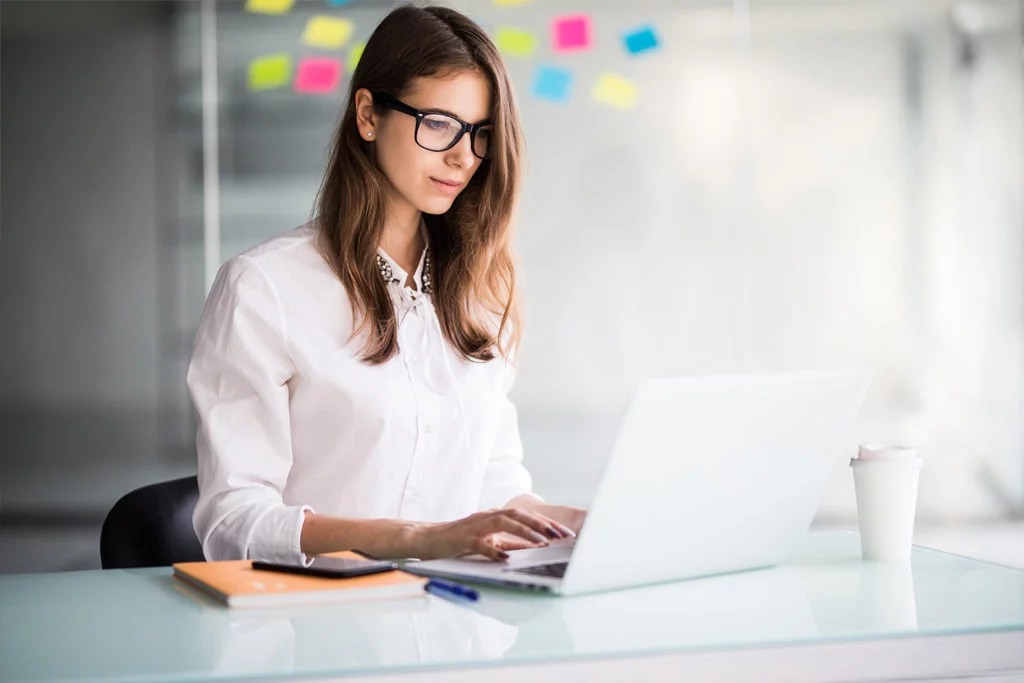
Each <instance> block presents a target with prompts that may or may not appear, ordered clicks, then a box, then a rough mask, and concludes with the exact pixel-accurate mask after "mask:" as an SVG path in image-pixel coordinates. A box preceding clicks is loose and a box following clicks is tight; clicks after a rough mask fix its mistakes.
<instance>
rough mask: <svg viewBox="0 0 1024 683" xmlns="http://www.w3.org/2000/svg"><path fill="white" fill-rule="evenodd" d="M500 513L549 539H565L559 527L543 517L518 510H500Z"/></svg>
mask: <svg viewBox="0 0 1024 683" xmlns="http://www.w3.org/2000/svg"><path fill="white" fill-rule="evenodd" d="M498 512H499V513H505V514H506V515H507V516H508V517H510V518H512V519H514V520H515V521H517V522H519V523H520V524H525V525H526V526H528V527H530V528H531V529H533V530H534V531H536V532H537V533H539V534H542V535H543V536H545V537H547V538H563V537H564V535H563V534H562V532H561V531H560V530H559V529H558V527H556V526H554V524H552V522H551V520H549V519H548V518H547V517H544V516H543V515H539V514H534V513H530V512H526V511H525V510H520V509H518V508H507V509H504V510H499V511H498Z"/></svg>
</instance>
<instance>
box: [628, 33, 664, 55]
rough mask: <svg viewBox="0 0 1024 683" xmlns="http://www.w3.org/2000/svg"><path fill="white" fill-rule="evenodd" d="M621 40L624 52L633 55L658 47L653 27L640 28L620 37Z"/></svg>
mask: <svg viewBox="0 0 1024 683" xmlns="http://www.w3.org/2000/svg"><path fill="white" fill-rule="evenodd" d="M622 40H623V42H625V43H626V50H627V51H629V53H630V54H634V55H635V54H639V53H641V52H647V51H648V50H653V49H655V48H656V47H658V36H657V35H656V34H655V33H654V27H653V26H642V27H640V28H638V29H636V30H634V31H630V32H629V33H626V34H624V35H623V36H622Z"/></svg>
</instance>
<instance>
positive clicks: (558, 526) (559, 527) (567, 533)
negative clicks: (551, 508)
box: [534, 512, 576, 538]
mask: <svg viewBox="0 0 1024 683" xmlns="http://www.w3.org/2000/svg"><path fill="white" fill-rule="evenodd" d="M534 514H535V515H537V516H538V517H540V518H541V519H543V520H544V521H545V522H547V523H548V524H550V525H551V526H553V527H555V530H556V531H557V532H558V533H559V534H561V537H562V538H576V532H575V531H573V530H572V529H570V528H569V527H567V526H566V525H564V524H562V523H561V522H559V521H558V520H557V519H553V518H551V517H548V516H547V515H543V514H541V513H539V512H535V513H534Z"/></svg>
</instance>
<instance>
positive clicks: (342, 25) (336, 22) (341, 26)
mask: <svg viewBox="0 0 1024 683" xmlns="http://www.w3.org/2000/svg"><path fill="white" fill-rule="evenodd" d="M354 28H355V26H354V25H353V24H352V22H351V21H349V20H348V19H339V18H338V17H327V16H323V15H320V16H315V17H313V18H312V19H310V20H309V23H308V24H306V30H305V32H304V33H303V34H302V42H303V43H305V44H306V45H311V46H312V47H322V48H326V49H328V50H336V49H337V48H339V47H341V46H342V45H344V44H345V43H347V42H348V39H349V38H351V37H352V31H353V29H354Z"/></svg>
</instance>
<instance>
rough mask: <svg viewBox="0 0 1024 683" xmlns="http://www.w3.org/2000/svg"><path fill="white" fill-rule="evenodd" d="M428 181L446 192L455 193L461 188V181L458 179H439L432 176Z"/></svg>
mask: <svg viewBox="0 0 1024 683" xmlns="http://www.w3.org/2000/svg"><path fill="white" fill-rule="evenodd" d="M430 182H432V183H434V187H436V188H437V189H439V190H441V191H442V192H445V193H447V194H456V193H458V191H459V190H461V189H462V183H460V182H458V181H450V180H439V179H437V178H433V177H432V178H431V179H430Z"/></svg>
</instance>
